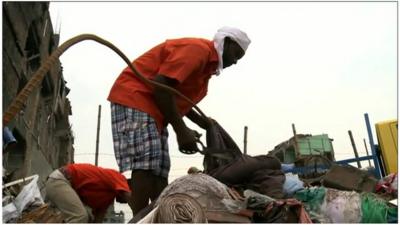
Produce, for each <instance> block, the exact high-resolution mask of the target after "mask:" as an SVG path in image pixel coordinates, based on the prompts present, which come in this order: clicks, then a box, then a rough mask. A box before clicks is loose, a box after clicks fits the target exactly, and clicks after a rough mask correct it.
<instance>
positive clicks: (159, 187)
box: [150, 175, 168, 201]
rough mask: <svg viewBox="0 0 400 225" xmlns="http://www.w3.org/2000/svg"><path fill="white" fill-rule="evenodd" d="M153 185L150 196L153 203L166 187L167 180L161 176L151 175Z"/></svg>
mask: <svg viewBox="0 0 400 225" xmlns="http://www.w3.org/2000/svg"><path fill="white" fill-rule="evenodd" d="M152 180H153V184H154V186H153V187H154V188H153V189H152V193H151V196H150V199H151V201H155V200H156V199H157V198H158V196H160V194H161V192H162V191H163V190H164V188H165V187H166V186H167V185H168V179H167V178H165V177H161V176H156V175H153V179H152Z"/></svg>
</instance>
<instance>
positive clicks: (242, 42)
mask: <svg viewBox="0 0 400 225" xmlns="http://www.w3.org/2000/svg"><path fill="white" fill-rule="evenodd" d="M225 37H230V38H231V39H232V40H234V41H235V42H236V43H238V44H239V46H240V47H241V48H242V49H243V50H244V51H245V52H246V50H247V47H249V44H250V42H251V41H250V39H249V37H247V34H246V33H245V32H243V31H241V30H239V29H237V28H233V27H222V28H220V29H218V31H217V33H216V34H215V36H214V40H213V41H214V47H215V49H216V50H217V53H218V60H219V65H218V69H217V75H218V74H220V73H221V72H222V69H223V60H222V54H223V52H224V40H225Z"/></svg>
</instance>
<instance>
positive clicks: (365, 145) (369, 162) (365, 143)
mask: <svg viewBox="0 0 400 225" xmlns="http://www.w3.org/2000/svg"><path fill="white" fill-rule="evenodd" d="M364 147H365V152H367V156H369V152H368V148H367V142H365V138H364ZM368 165H369V167H371V161H370V160H369V159H368Z"/></svg>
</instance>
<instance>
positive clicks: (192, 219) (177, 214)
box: [154, 193, 207, 223]
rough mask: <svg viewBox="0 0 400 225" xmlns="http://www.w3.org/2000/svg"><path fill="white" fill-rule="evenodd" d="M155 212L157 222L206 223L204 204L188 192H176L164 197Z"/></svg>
mask: <svg viewBox="0 0 400 225" xmlns="http://www.w3.org/2000/svg"><path fill="white" fill-rule="evenodd" d="M158 205H159V207H158V209H157V212H156V214H155V219H154V222H155V223H206V222H207V218H206V214H205V212H204V210H203V208H202V206H201V205H200V204H199V203H198V202H197V201H196V200H195V199H194V198H192V197H190V196H189V195H187V194H182V193H175V194H171V195H168V196H166V197H165V198H162V199H161V200H160V202H159V204H158Z"/></svg>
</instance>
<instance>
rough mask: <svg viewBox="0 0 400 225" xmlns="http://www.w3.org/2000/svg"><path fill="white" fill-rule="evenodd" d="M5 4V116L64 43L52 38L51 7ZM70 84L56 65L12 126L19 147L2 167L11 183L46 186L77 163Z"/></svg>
mask: <svg viewBox="0 0 400 225" xmlns="http://www.w3.org/2000/svg"><path fill="white" fill-rule="evenodd" d="M2 4H3V91H2V94H3V95H2V96H3V113H4V111H5V110H6V109H7V107H8V106H9V105H10V103H11V101H12V100H13V99H14V98H15V97H16V95H17V93H18V92H19V91H20V90H21V89H22V88H23V87H24V86H25V84H26V83H27V82H28V81H29V80H30V79H31V77H32V75H33V74H34V72H35V71H36V70H37V69H38V68H39V67H40V65H41V64H42V63H44V61H45V60H46V58H47V57H48V56H49V55H50V54H51V53H52V51H54V50H55V49H56V48H57V45H58V39H59V37H58V35H57V34H54V33H53V27H52V23H51V20H50V15H49V11H48V7H49V3H48V2H2ZM65 83H66V82H65V80H64V78H63V75H62V67H61V64H60V62H59V61H57V62H56V63H55V65H53V67H52V68H51V69H50V71H49V72H48V74H47V75H46V77H45V79H44V80H43V83H42V85H41V87H38V88H37V89H36V90H35V91H34V92H33V93H32V94H31V95H30V96H29V98H28V100H27V102H26V104H25V106H24V108H23V109H22V110H21V111H20V112H19V114H18V115H17V116H16V117H15V118H14V119H13V120H12V121H11V122H10V123H9V124H8V127H9V128H10V130H11V131H12V132H13V134H14V136H15V137H16V139H17V141H18V145H17V147H16V148H15V149H13V150H12V151H9V152H8V153H6V154H4V155H3V167H4V168H5V169H6V171H7V173H11V175H10V178H11V179H12V180H14V179H18V178H21V177H26V176H30V175H32V174H39V176H40V179H41V181H42V182H43V181H44V180H45V179H46V176H47V175H48V174H49V173H50V172H51V171H53V170H54V169H56V168H58V167H60V166H62V165H65V164H66V163H68V162H72V161H73V155H74V149H73V141H74V137H73V134H72V131H71V128H70V123H69V115H72V112H71V105H70V102H69V100H68V98H67V97H66V96H67V94H68V92H69V89H68V88H67V87H66V85H65ZM3 175H4V174H3ZM42 182H39V184H43V183H42Z"/></svg>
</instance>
